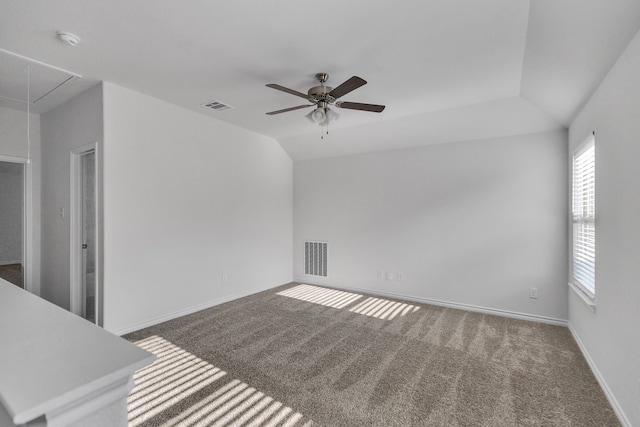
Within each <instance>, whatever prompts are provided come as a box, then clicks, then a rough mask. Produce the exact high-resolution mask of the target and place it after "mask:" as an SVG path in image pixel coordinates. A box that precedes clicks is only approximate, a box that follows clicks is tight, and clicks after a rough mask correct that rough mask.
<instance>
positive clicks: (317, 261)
mask: <svg viewBox="0 0 640 427" xmlns="http://www.w3.org/2000/svg"><path fill="white" fill-rule="evenodd" d="M327 246H328V244H327V242H311V241H309V242H304V274H307V275H310V276H323V277H327Z"/></svg>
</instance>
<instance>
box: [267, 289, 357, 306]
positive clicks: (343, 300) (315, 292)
mask: <svg viewBox="0 0 640 427" xmlns="http://www.w3.org/2000/svg"><path fill="white" fill-rule="evenodd" d="M277 295H282V296H285V297H290V298H295V299H299V300H302V301H306V302H311V303H314V304H320V305H324V306H327V307H333V308H344V307H346V306H347V305H349V304H351V303H352V302H354V301H357V300H359V299H360V298H362V295H360V294H354V293H351V292H345V291H337V290H335V289H327V288H321V287H319V286H312V285H298V286H294V287H293V288H290V289H287V290H284V291H281V292H278V293H277Z"/></svg>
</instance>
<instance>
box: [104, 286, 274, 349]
mask: <svg viewBox="0 0 640 427" xmlns="http://www.w3.org/2000/svg"><path fill="white" fill-rule="evenodd" d="M278 286H280V285H278ZM274 287H276V286H266V287H259V288H252V289H249V290H247V291H244V292H238V293H236V294H231V295H227V296H225V297H222V298H217V299H214V300H211V301H207V302H204V303H202V304H198V305H194V306H191V307H188V308H185V309H182V310H178V311H174V312H172V313H169V314H166V315H163V316H160V317H156V318H153V319H150V320H147V321H144V322H140V323H136V324H134V325H130V326H127V327H125V328H120V329H116V330H114V331H109V332H111V333H113V334H115V335H118V336H122V335H125V334H128V333H131V332H135V331H139V330H140V329H144V328H148V327H149V326H154V325H157V324H158V323H162V322H166V321H168V320H172V319H176V318H178V317H182V316H186V315H187V314H191V313H195V312H196V311H200V310H204V309H206V308H210V307H214V306H216V305H220V304H224V303H225V302H229V301H233V300H236V299H238V298H243V297H247V296H249V295H253V294H257V293H258V292H262V291H266V290H268V289H272V288H274Z"/></svg>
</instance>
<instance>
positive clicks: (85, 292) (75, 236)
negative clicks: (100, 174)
mask: <svg viewBox="0 0 640 427" xmlns="http://www.w3.org/2000/svg"><path fill="white" fill-rule="evenodd" d="M96 166H97V162H96V145H95V144H91V145H89V146H85V147H81V148H78V149H76V150H73V151H72V152H71V311H72V312H74V313H76V314H78V315H79V316H82V317H83V318H85V319H87V320H88V321H90V322H91V323H95V324H98V323H99V322H98V320H99V319H98V315H99V307H100V302H101V301H100V295H99V292H98V290H99V286H98V285H99V283H98V282H99V281H98V257H97V248H98V245H97V236H98V234H97V213H98V211H97V196H96V194H97V180H96V177H97V173H96Z"/></svg>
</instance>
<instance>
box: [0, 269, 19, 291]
mask: <svg viewBox="0 0 640 427" xmlns="http://www.w3.org/2000/svg"><path fill="white" fill-rule="evenodd" d="M0 277H1V278H3V279H4V280H6V281H7V282H9V283H13V284H14V285H16V286H18V287H20V288H22V264H5V265H0Z"/></svg>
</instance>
